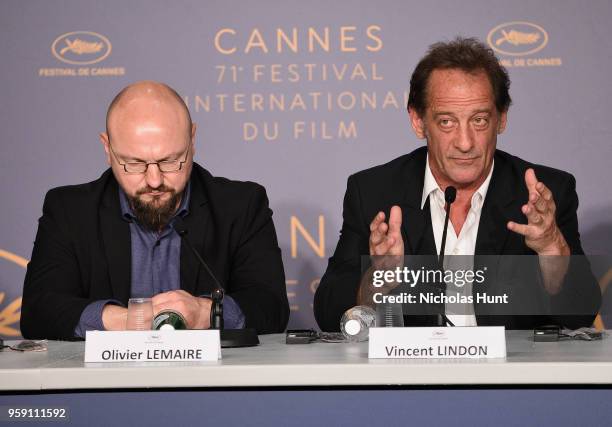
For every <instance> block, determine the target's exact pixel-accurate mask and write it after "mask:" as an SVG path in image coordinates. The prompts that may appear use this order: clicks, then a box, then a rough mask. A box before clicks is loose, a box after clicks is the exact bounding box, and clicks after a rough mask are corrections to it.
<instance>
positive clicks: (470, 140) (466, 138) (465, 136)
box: [455, 126, 474, 153]
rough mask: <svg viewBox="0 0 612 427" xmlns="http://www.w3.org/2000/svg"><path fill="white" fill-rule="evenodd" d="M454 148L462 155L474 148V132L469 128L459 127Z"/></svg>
mask: <svg viewBox="0 0 612 427" xmlns="http://www.w3.org/2000/svg"><path fill="white" fill-rule="evenodd" d="M455 147H456V148H457V149H458V150H459V151H461V152H462V153H467V152H469V151H471V150H472V148H473V147H474V132H473V130H472V129H470V127H469V126H461V127H460V128H459V134H458V135H457V138H456V140H455Z"/></svg>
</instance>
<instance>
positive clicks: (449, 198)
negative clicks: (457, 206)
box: [438, 185, 457, 268]
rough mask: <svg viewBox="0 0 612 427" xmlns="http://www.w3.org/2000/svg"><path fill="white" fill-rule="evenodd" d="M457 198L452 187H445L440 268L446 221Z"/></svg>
mask: <svg viewBox="0 0 612 427" xmlns="http://www.w3.org/2000/svg"><path fill="white" fill-rule="evenodd" d="M456 198H457V189H456V188H455V187H453V186H450V185H449V186H448V187H446V190H444V201H445V202H446V206H445V210H446V217H445V218H444V230H443V231H442V244H441V245H440V256H439V257H438V263H439V265H440V268H443V266H444V250H445V249H446V234H447V232H448V220H449V218H450V208H451V205H452V204H453V202H454V201H455V199H456Z"/></svg>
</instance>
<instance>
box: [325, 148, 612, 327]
mask: <svg viewBox="0 0 612 427" xmlns="http://www.w3.org/2000/svg"><path fill="white" fill-rule="evenodd" d="M426 158H427V148H426V147H421V148H419V149H417V150H415V151H413V152H412V153H409V154H406V155H404V156H402V157H399V158H397V159H395V160H393V161H391V162H389V163H387V164H384V165H381V166H376V167H374V168H371V169H367V170H364V171H361V172H359V173H356V174H355V175H352V176H350V177H349V179H348V184H347V190H346V195H345V197H344V211H343V217H344V222H343V224H342V230H341V232H340V240H339V241H338V245H337V247H336V250H335V252H334V255H333V256H332V257H331V258H330V259H329V264H328V266H327V270H326V272H325V274H324V275H323V277H322V278H321V282H320V284H319V287H318V289H317V292H316V294H315V299H314V312H315V318H316V319H317V322H318V324H319V327H320V328H321V329H322V330H326V331H327V330H329V331H335V330H338V329H339V323H340V317H341V316H342V314H343V313H344V311H346V310H347V309H349V308H350V307H353V306H354V305H355V304H356V299H357V290H358V286H359V282H360V276H361V273H360V272H361V268H362V266H361V260H360V256H361V255H367V254H369V247H368V241H369V235H370V229H369V225H370V222H371V221H372V219H373V218H374V217H375V216H376V214H377V213H378V212H379V211H385V212H386V214H387V218H388V215H389V211H390V209H391V207H392V206H393V205H398V206H400V207H401V208H402V235H403V238H404V248H405V254H406V255H433V254H436V245H435V240H434V235H433V229H432V226H431V214H430V211H429V203H426V205H425V206H424V208H423V209H421V199H422V192H423V183H424V177H425V162H426ZM528 168H534V170H535V173H536V176H537V177H538V179H539V180H540V181H542V182H544V183H545V184H546V185H547V186H548V188H550V189H551V191H552V193H553V195H554V200H555V202H556V205H557V212H556V218H557V224H558V226H559V228H560V229H561V231H562V233H563V235H564V237H565V239H566V240H567V243H568V245H569V246H570V249H571V253H572V254H573V255H581V254H583V250H582V247H581V245H580V236H579V233H578V219H577V216H576V211H577V208H578V196H577V195H576V190H575V180H574V178H573V176H572V175H570V174H568V173H566V172H563V171H559V170H555V169H552V168H548V167H545V166H540V165H534V164H531V163H528V162H526V161H524V160H522V159H519V158H518V157H514V156H512V155H510V154H508V153H505V152H503V151H500V150H497V151H496V153H495V167H494V169H493V176H492V178H491V182H490V184H489V188H488V191H487V196H486V198H485V202H484V204H483V207H482V213H481V218H480V223H479V228H478V235H477V240H476V250H475V255H500V254H504V255H535V252H533V251H532V250H531V249H529V248H528V247H527V246H526V245H525V243H524V238H523V237H522V236H521V235H519V234H516V233H513V232H511V231H509V230H508V229H507V228H506V224H507V222H508V221H515V222H518V223H525V222H526V219H525V216H524V215H523V214H522V212H521V206H522V205H523V204H525V203H526V201H527V200H528V191H527V188H526V186H525V178H524V177H525V171H526V170H527V169H528ZM585 264H586V265H585ZM585 269H586V272H587V273H586V274H587V276H588V279H589V280H588V281H587V283H580V288H579V289H576V288H572V287H571V286H568V289H567V293H566V295H565V298H564V301H567V300H568V299H571V297H569V295H570V294H571V295H578V296H579V297H580V299H582V300H584V306H586V308H584V306H581V307H580V308H579V309H578V310H577V312H580V313H584V312H588V313H592V315H591V314H589V315H587V316H565V317H564V318H563V319H562V320H561V321H562V323H564V324H566V325H567V326H571V327H577V326H584V325H588V324H590V323H592V320H593V318H594V316H595V313H596V312H597V310H598V308H599V304H600V301H601V295H600V291H599V288H598V286H597V282H596V281H595V279H594V277H593V276H592V274H591V273H590V270H589V266H588V262H587V261H586V260H584V263H583V265H581V266H573V271H574V272H576V271H578V273H580V274H581V275H582V277H584V275H585ZM568 276H569V275H568ZM566 282H567V280H566ZM572 283H575V282H574V281H572ZM572 286H574V285H572ZM483 308H484V307H483V306H479V305H478V304H476V305H475V308H474V309H475V313H476V318H477V322H478V324H479V325H505V326H506V327H507V328H509V329H528V328H532V327H534V326H535V325H538V324H543V323H551V322H559V321H560V319H547V318H543V317H541V316H488V315H484V314H483ZM405 321H406V322H407V324H409V325H434V324H435V316H420V317H417V316H408V317H406V319H405Z"/></svg>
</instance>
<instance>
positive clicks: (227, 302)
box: [75, 183, 245, 338]
mask: <svg viewBox="0 0 612 427" xmlns="http://www.w3.org/2000/svg"><path fill="white" fill-rule="evenodd" d="M190 195H191V185H190V183H187V186H186V187H185V192H184V194H183V198H182V200H181V204H180V205H179V207H178V209H177V211H176V213H175V214H174V216H173V217H172V219H171V220H170V223H169V224H168V225H166V226H165V227H164V228H163V230H161V232H156V231H151V230H148V229H146V228H144V227H143V226H142V225H140V224H139V223H138V222H137V220H136V217H135V216H134V212H133V211H132V208H131V206H130V204H129V202H128V198H127V196H126V194H125V192H124V191H123V190H122V189H121V188H119V202H120V205H121V215H122V217H123V219H124V220H126V221H127V222H129V226H130V237H131V249H132V273H131V292H130V295H131V297H133V298H148V297H152V296H154V295H157V294H159V293H162V292H168V291H172V290H177V289H180V288H181V281H180V280H181V277H180V274H181V272H180V259H181V237H180V236H179V235H178V233H175V232H174V229H173V228H172V224H173V223H174V220H175V219H176V217H179V216H180V217H185V216H187V215H189V200H190ZM106 304H117V305H122V304H121V303H120V302H119V301H116V300H101V301H95V302H93V303H91V304H89V305H88V306H87V307H85V310H83V313H81V317H80V319H79V323H78V324H77V327H76V328H75V334H76V335H77V336H78V337H82V338H84V337H85V331H87V330H104V324H103V323H102V310H103V309H104V306H105V305H106ZM223 320H224V324H225V327H226V328H227V329H239V328H243V327H244V323H245V321H244V314H243V313H242V310H240V307H239V306H238V304H237V303H236V302H235V301H234V300H233V299H232V297H230V296H228V295H225V296H224V298H223Z"/></svg>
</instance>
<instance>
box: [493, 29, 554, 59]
mask: <svg viewBox="0 0 612 427" xmlns="http://www.w3.org/2000/svg"><path fill="white" fill-rule="evenodd" d="M487 42H488V43H489V46H491V48H492V49H493V50H494V51H496V52H497V53H500V54H502V55H510V56H523V55H530V54H532V53H535V52H538V51H540V50H542V49H544V46H546V44H547V43H548V33H547V32H546V30H544V28H542V27H540V26H539V25H536V24H533V23H531V22H524V21H516V22H507V23H505V24H501V25H498V26H497V27H495V28H493V29H492V30H491V31H489V34H488V35H487Z"/></svg>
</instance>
